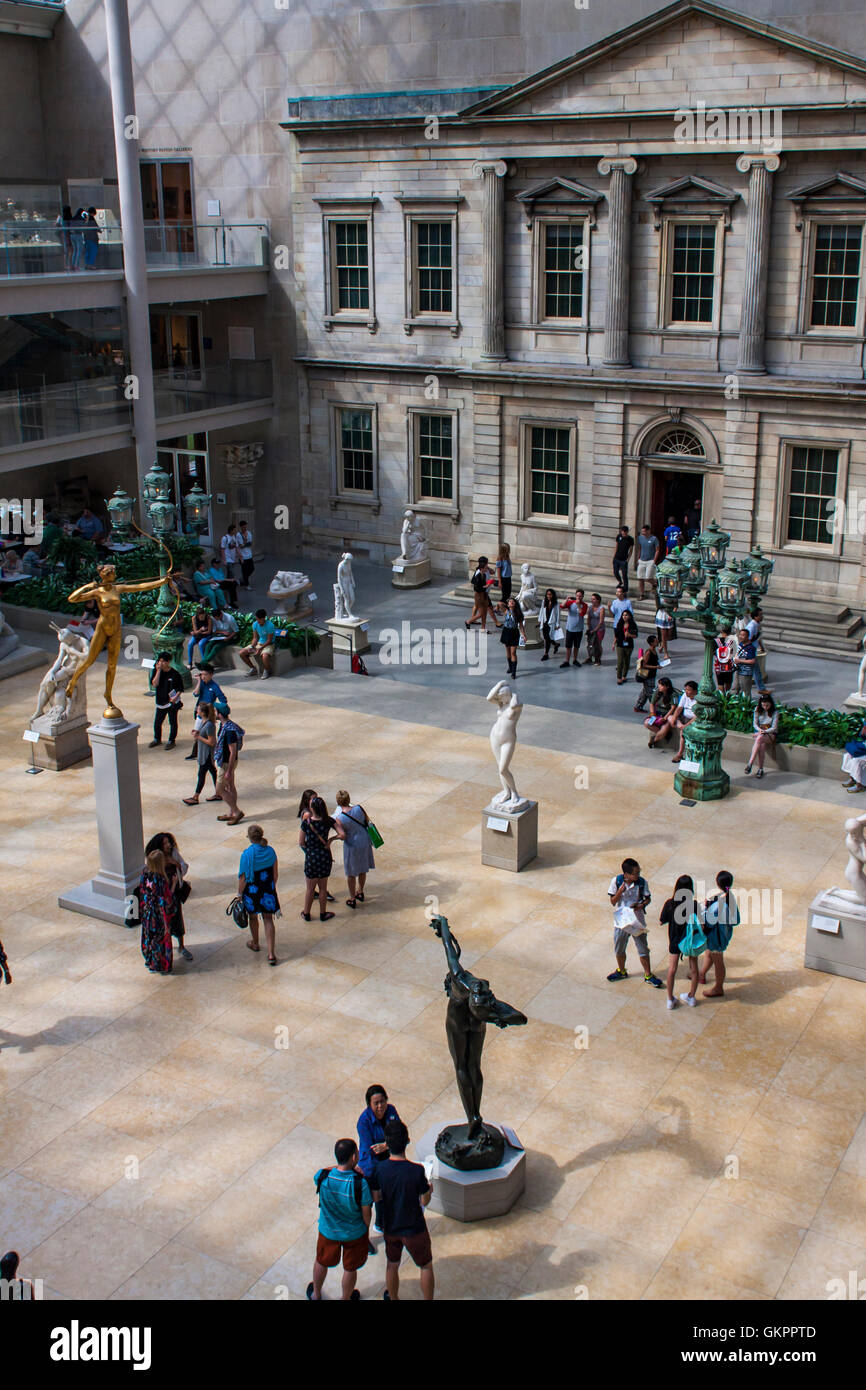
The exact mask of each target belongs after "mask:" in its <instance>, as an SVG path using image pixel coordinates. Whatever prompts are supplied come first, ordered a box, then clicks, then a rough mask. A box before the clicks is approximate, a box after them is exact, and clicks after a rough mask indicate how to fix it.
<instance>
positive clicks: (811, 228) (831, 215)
mask: <svg viewBox="0 0 866 1390" xmlns="http://www.w3.org/2000/svg"><path fill="white" fill-rule="evenodd" d="M803 223H804V226H803V266H802V275H801V292H800V314H799V323H798V325H797V327H798V332H799V333H800V334H801V335H802V336H803V337H805V338H836V339H840V338H841V339H849V340H854V341H856V340H857V339H858V338H862V337H863V336H864V332H866V275H864V273H863V272H864V269H866V266H864V259H866V213H864V214H862V215H860V214H857V213H850V212H848V213H844V212H827V213H821V212H820V211H816V212H814V213H808V214H807V215H806V216H805V217H804V219H803ZM828 226H857V227H859V228H860V284H859V287H858V292H857V314H856V318H855V321H854V323H853V325H851V326H850V327H849V326H847V325H845V324H840V325H838V326H836V325H834V324H813V323H812V294H813V288H814V283H815V250H816V244H817V240H818V228H819V227H828Z"/></svg>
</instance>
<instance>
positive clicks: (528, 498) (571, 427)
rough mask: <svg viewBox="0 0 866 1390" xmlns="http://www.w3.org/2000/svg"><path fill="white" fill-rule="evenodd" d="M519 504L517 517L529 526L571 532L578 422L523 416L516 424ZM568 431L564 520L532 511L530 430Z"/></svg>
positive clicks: (575, 485)
mask: <svg viewBox="0 0 866 1390" xmlns="http://www.w3.org/2000/svg"><path fill="white" fill-rule="evenodd" d="M518 425H519V435H518V438H519V461H518V488H519V492H518V501H519V517H520V520H521V521H522V522H526V523H527V524H530V525H532V526H550V527H551V528H553V529H554V530H557V531H573V530H575V529H576V527H575V498H576V496H577V421H576V420H561V419H553V420H546V419H544V418H543V417H541V418H539V417H538V416H526V417H524V418H522V419H521V420H520V421H519V422H518ZM533 429H548V430H567V431H568V436H569V438H568V510H567V511H566V513H565V515H564V516H552V515H551V514H550V513H549V512H534V511H533V510H532V430H533Z"/></svg>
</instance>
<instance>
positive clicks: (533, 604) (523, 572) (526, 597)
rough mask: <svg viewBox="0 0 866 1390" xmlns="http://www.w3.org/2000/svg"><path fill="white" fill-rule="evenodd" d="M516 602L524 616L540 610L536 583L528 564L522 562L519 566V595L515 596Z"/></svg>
mask: <svg viewBox="0 0 866 1390" xmlns="http://www.w3.org/2000/svg"><path fill="white" fill-rule="evenodd" d="M517 602H518V603H519V604H520V607H521V608H522V609H523V612H524V615H525V614H527V613H537V612H538V610H539V609H540V608H541V599H540V598H539V596H538V583H537V581H536V578H535V575H534V574H533V573H532V568H531V566H530V565H529V563H528V562H524V563H523V564H522V565H521V566H520V593H519V594H518V595H517Z"/></svg>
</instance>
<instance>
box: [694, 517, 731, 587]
mask: <svg viewBox="0 0 866 1390" xmlns="http://www.w3.org/2000/svg"><path fill="white" fill-rule="evenodd" d="M730 543H731V538H730V536H729V535H728V533H727V531H723V530H722V528H721V527H720V526H719V525H718V523H717V522H715V521H711V522H710V524H709V526H708V527H707V529H706V531H702V532H701V534H700V535H699V536H698V537H697V539H696V541H695V545H696V546H697V547H698V550H699V551H700V553H701V564H702V565H703V567H704V570H705V571H706V573H707V574H715V572H716V570H720V569H721V568H722V565H723V564H724V563H725V552H726V551H727V549H728V546H729V545H730Z"/></svg>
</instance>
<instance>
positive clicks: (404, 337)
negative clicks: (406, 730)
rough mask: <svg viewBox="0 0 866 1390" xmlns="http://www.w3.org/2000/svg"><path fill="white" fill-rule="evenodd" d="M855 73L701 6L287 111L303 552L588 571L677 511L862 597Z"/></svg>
mask: <svg viewBox="0 0 866 1390" xmlns="http://www.w3.org/2000/svg"><path fill="white" fill-rule="evenodd" d="M864 103H866V63H864V61H863V60H862V59H860V58H857V57H855V56H850V55H845V54H842V53H838V52H836V51H833V50H830V49H827V48H824V47H822V46H821V45H819V44H816V43H813V42H811V41H808V40H805V39H802V38H798V37H795V36H794V35H791V34H786V33H783V32H781V31H779V30H771V29H769V28H768V27H767V26H766V25H764V24H761V23H757V22H756V21H754V20H752V19H749V18H747V17H744V16H738V15H734V14H732V13H731V12H724V11H720V10H718V8H717V7H715V6H712V5H707V4H702V3H694V4H692V3H682V4H678V5H674V6H671V7H669V8H668V9H667V10H665V11H662V12H659V13H658V14H657V15H655V16H651V17H650V18H648V19H646V20H644V21H641V22H639V23H637V24H635V25H632V26H631V27H630V28H629V29H628V30H626V31H624V32H622V33H620V34H619V35H615V36H613V37H612V38H610V39H606V40H604V41H602V42H599V43H597V44H595V45H593V46H591V47H590V48H589V49H588V50H585V51H584V52H582V53H580V54H578V55H577V56H576V57H574V58H572V59H566V60H565V61H563V62H560V63H558V64H556V65H554V66H553V67H552V68H550V69H548V70H546V71H544V72H541V73H539V74H537V75H535V76H532V77H528V78H525V79H524V80H522V81H520V82H518V83H516V84H515V85H514V86H512V87H510V88H506V89H504V90H500V91H497V92H494V93H492V94H491V93H487V94H485V95H481V96H479V95H478V93H451V94H448V93H445V92H439V93H436V94H430V95H428V96H425V95H423V94H417V95H415V96H414V97H412V98H411V99H410V98H407V97H406V95H405V94H404V95H403V96H402V97H400V98H399V99H398V98H394V99H393V100H392V103H391V105H390V106H389V102H388V99H387V98H383V97H377V98H375V99H373V98H371V99H370V100H369V101H368V102H366V103H365V102H364V101H363V100H355V101H353V102H351V103H344V104H341V103H340V102H337V101H333V102H327V101H320V102H316V103H313V102H309V103H305V102H297V103H295V104H294V106H293V107H291V108H290V110H291V114H290V119H289V121H288V122H286V123H285V124H286V128H287V129H288V130H289V131H290V132H291V138H292V139H293V140H294V141H295V166H296V167H295V182H294V189H293V238H294V248H295V275H296V282H297V289H298V295H297V304H298V335H299V354H300V361H301V364H302V367H303V374H302V383H301V388H300V389H301V393H302V399H301V406H300V419H301V474H302V488H303V496H304V513H303V521H304V530H303V537H304V542H305V544H306V545H307V546H309V547H310V548H311V549H313V550H320V551H324V550H335V549H337V548H339V547H341V546H344V545H351V547H352V548H353V549H354V550H355V551H356V553H361V554H365V553H368V554H370V555H371V556H372V557H373V558H381V557H383V556H384V555H386V554H388V553H390V551H391V550H392V549H393V547H394V544H395V538H396V537H397V536H398V534H399V518H400V515H401V512H402V510H403V508H404V507H405V506H406V505H407V504H411V505H413V506H415V508H416V510H417V511H418V512H419V513H420V514H421V515H422V517H423V519H424V522H425V525H426V527H427V531H428V535H429V538H430V543H431V552H432V557H433V563H434V568H435V569H436V570H438V571H439V572H440V573H453V574H465V572H466V566H467V562H468V561H471V560H472V559H474V557H475V556H477V555H478V554H479V553H480V552H486V553H487V554H491V555H493V554H495V553H496V549H497V546H498V544H499V543H500V542H502V541H507V542H508V543H510V545H511V547H512V552H513V553H514V554H515V555H517V556H518V557H519V558H520V559H528V560H531V561H532V562H533V563H534V564H536V565H537V566H538V567H539V568H540V569H541V570H542V572H543V573H544V574H545V575H550V576H551V577H553V576H559V575H561V576H562V577H563V579H566V578H567V579H570V580H572V581H573V579H574V578H575V577H580V576H587V575H591V574H594V573H601V572H609V559H610V555H611V551H612V545H613V538H614V536H615V534H616V531H617V529H618V527H619V526H620V524H622V523H626V524H628V525H629V526H630V527H631V528H632V530H633V531H634V530H635V529H636V528H638V527H639V526H640V525H641V524H642V523H643V522H644V521H649V522H650V523H651V525H652V526H653V529H654V530H655V531H656V533H657V534H660V530H659V528H660V527H663V526H664V524H665V521H666V518H667V515H668V513H669V512H675V513H676V514H677V516H678V518H679V517H681V515H682V512H683V511H684V509H685V508H686V507H689V506H692V505H693V504H694V502H695V500H697V499H700V501H701V502H702V513H703V515H704V517H705V518H706V519H707V520H709V519H710V517H712V516H715V517H717V518H718V520H719V521H720V522H721V524H722V525H723V526H724V527H725V528H726V529H727V530H728V531H730V532H731V535H732V537H733V543H734V548H735V550H736V551H737V552H740V553H741V552H744V551H745V550H747V549H748V548H749V547H750V546H751V545H752V544H753V543H755V542H760V543H761V544H762V545H763V547H764V548H765V550H766V551H768V552H769V553H770V554H771V555H772V556H773V558H774V560H775V564H776V570H775V575H776V577H775V580H774V590H775V592H776V593H777V594H779V593H784V594H786V595H790V597H791V598H792V599H793V600H795V601H797V602H800V601H808V600H810V599H812V598H814V597H818V598H824V599H830V600H833V599H838V600H839V601H840V602H842V603H850V604H859V603H862V601H863V600H864V598H866V573H864V548H863V531H864V526H863V515H862V513H863V511H864V507H860V506H859V502H858V499H859V498H863V499H866V394H864V386H863V379H864V367H863V363H864V345H866V336H864V334H866V325H864V313H866V279H864V275H863V264H862V250H863V246H862V243H863V239H864V225H866V158H864V154H863V137H864V131H866V105H864Z"/></svg>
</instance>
